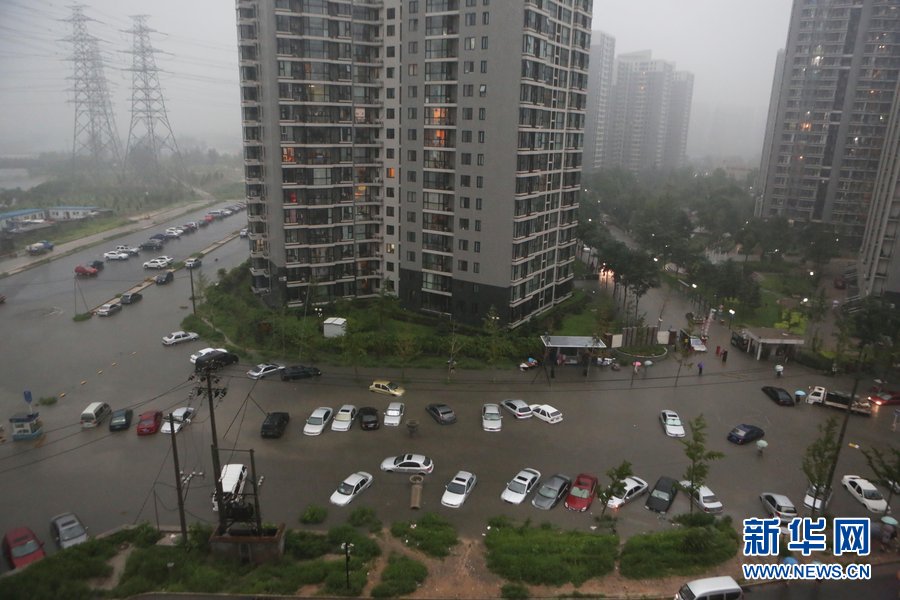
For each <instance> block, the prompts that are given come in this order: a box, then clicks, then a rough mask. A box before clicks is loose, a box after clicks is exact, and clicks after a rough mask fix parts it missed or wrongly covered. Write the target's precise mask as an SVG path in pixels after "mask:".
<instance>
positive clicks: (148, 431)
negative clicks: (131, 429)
mask: <svg viewBox="0 0 900 600" xmlns="http://www.w3.org/2000/svg"><path fill="white" fill-rule="evenodd" d="M162 418H163V414H162V411H159V410H151V411H147V412H145V413H141V416H140V417H138V419H139V421H138V425H137V434H138V435H152V434H154V433H156V432H157V431H159V426H160V425H162Z"/></svg>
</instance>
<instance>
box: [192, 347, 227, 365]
mask: <svg viewBox="0 0 900 600" xmlns="http://www.w3.org/2000/svg"><path fill="white" fill-rule="evenodd" d="M215 352H227V350H225V348H201V349H200V350H197V351H196V352H194V353H193V354H191V359H190V360H191V364H197V360H199V359H201V358H203V357H204V356H209V355H210V354H213V353H215Z"/></svg>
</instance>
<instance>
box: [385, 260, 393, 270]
mask: <svg viewBox="0 0 900 600" xmlns="http://www.w3.org/2000/svg"><path fill="white" fill-rule="evenodd" d="M385 266H386V267H387V270H388V271H391V272H393V271H394V263H392V262H389V263H385Z"/></svg>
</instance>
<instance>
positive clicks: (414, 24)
mask: <svg viewBox="0 0 900 600" xmlns="http://www.w3.org/2000/svg"><path fill="white" fill-rule="evenodd" d="M406 29H407V31H418V30H419V20H418V19H410V20H409V26H408V27H407V28H406Z"/></svg>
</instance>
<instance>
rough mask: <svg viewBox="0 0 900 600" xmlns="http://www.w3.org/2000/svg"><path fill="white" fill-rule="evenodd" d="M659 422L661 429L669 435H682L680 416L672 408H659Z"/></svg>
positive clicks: (682, 426) (682, 428) (682, 427)
mask: <svg viewBox="0 0 900 600" xmlns="http://www.w3.org/2000/svg"><path fill="white" fill-rule="evenodd" d="M659 422H660V423H662V426H663V431H665V432H666V435H667V436H669V437H684V425H682V424H681V417H679V416H678V413H677V412H675V411H674V410H669V409H665V410H661V411H660V412H659Z"/></svg>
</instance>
